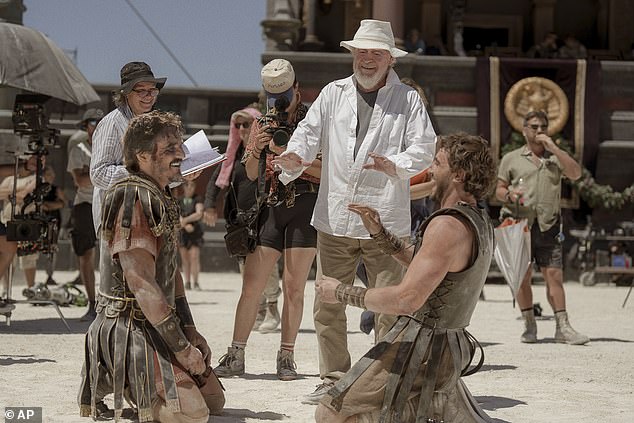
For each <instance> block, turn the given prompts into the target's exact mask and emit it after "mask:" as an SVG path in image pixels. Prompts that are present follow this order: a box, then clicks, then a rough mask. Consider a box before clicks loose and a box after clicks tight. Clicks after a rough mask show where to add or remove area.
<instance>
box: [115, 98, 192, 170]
mask: <svg viewBox="0 0 634 423" xmlns="http://www.w3.org/2000/svg"><path fill="white" fill-rule="evenodd" d="M183 132H184V129H183V124H182V122H181V118H180V116H178V115H177V114H175V113H171V112H161V111H158V110H155V111H153V112H149V113H144V114H142V115H139V116H135V117H134V118H133V119H132V120H131V121H130V124H129V125H128V129H127V130H126V131H125V135H124V136H123V159H124V163H125V167H126V169H128V171H130V172H135V173H136V172H139V171H140V170H141V169H140V167H139V161H138V159H137V157H136V156H137V154H140V153H145V152H150V153H152V154H155V153H156V141H157V140H158V138H159V137H167V136H176V137H182V135H183Z"/></svg>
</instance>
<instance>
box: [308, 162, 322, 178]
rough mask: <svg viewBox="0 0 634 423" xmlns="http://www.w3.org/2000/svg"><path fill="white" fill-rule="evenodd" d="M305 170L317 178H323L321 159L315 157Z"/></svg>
mask: <svg viewBox="0 0 634 423" xmlns="http://www.w3.org/2000/svg"><path fill="white" fill-rule="evenodd" d="M304 172H305V173H306V174H308V175H310V176H314V177H315V178H321V160H319V159H315V160H313V162H312V163H311V165H310V166H309V167H308V168H307V169H306V170H304Z"/></svg>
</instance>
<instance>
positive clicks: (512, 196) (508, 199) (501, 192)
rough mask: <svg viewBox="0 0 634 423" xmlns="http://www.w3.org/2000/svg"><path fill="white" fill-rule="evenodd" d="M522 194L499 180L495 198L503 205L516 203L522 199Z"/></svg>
mask: <svg viewBox="0 0 634 423" xmlns="http://www.w3.org/2000/svg"><path fill="white" fill-rule="evenodd" d="M521 196H522V192H521V191H518V190H515V189H514V188H513V187H512V186H510V185H509V183H508V182H506V181H504V180H502V179H498V181H497V185H496V187H495V198H497V199H498V200H500V201H501V202H503V203H514V202H516V201H518V200H519V199H520V197H521Z"/></svg>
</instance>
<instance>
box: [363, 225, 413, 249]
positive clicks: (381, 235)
mask: <svg viewBox="0 0 634 423" xmlns="http://www.w3.org/2000/svg"><path fill="white" fill-rule="evenodd" d="M370 238H372V239H373V240H374V242H376V245H377V246H378V247H379V249H380V250H381V251H382V252H383V253H384V254H387V255H388V256H392V255H394V254H397V253H400V252H401V251H403V250H404V249H405V243H404V242H403V241H402V240H400V239H399V238H398V237H397V236H396V235H394V234H393V233H391V232H389V231H387V230H386V229H385V227H381V230H380V231H379V232H378V233H376V234H374V235H370Z"/></svg>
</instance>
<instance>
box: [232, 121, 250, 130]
mask: <svg viewBox="0 0 634 423" xmlns="http://www.w3.org/2000/svg"><path fill="white" fill-rule="evenodd" d="M233 126H234V127H235V128H236V129H240V127H242V128H248V127H249V126H251V123H250V122H236V123H234V124H233Z"/></svg>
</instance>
